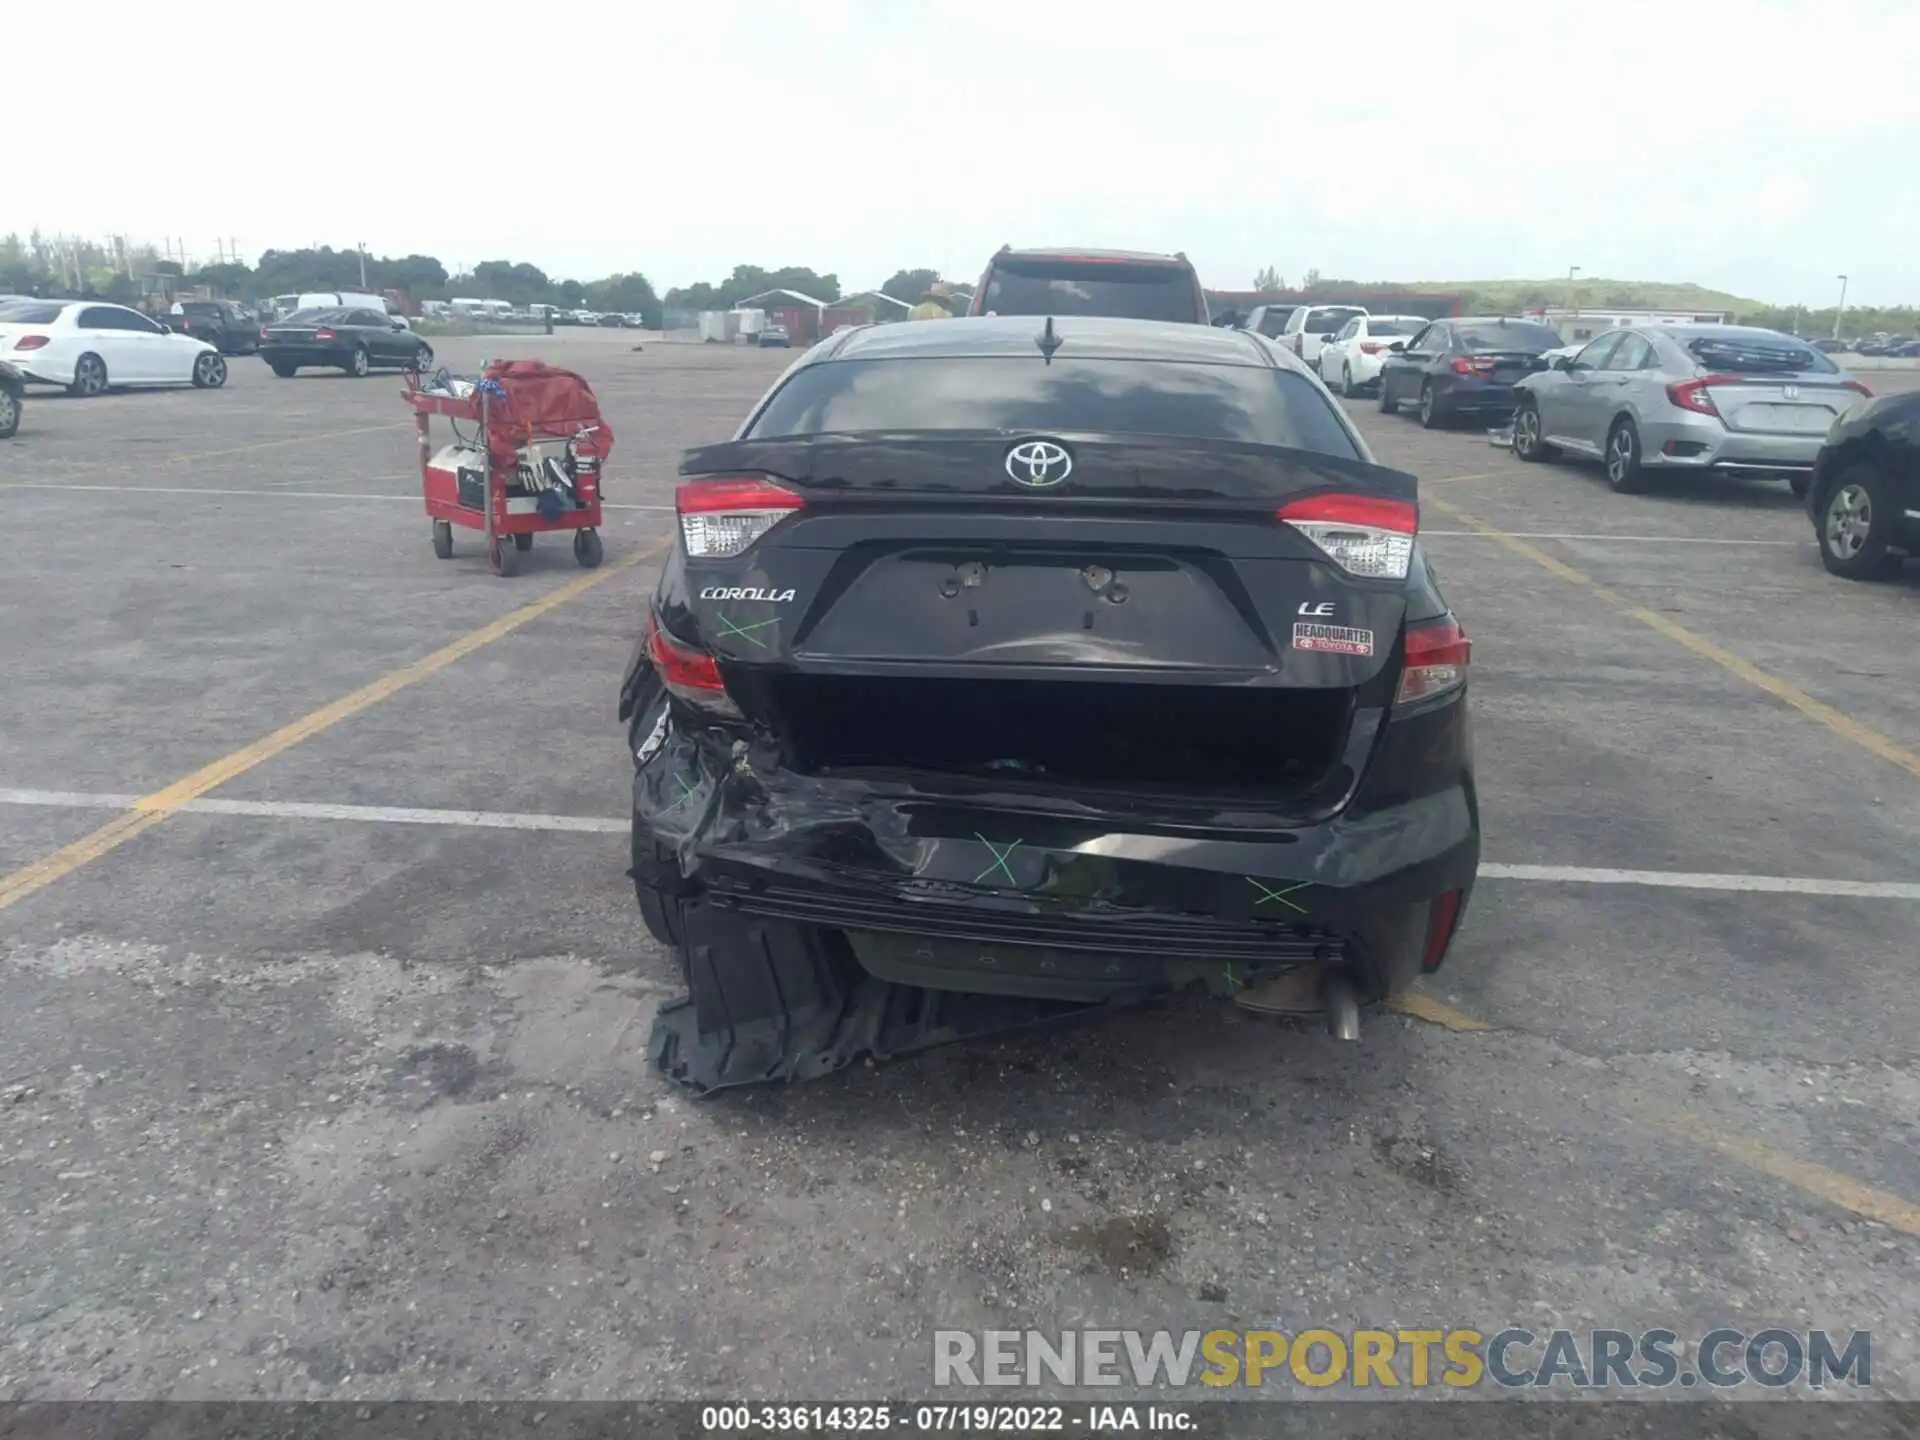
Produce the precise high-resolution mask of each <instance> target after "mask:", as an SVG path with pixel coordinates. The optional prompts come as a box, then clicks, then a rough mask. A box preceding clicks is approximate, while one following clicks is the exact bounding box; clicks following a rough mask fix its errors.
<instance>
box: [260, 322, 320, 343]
mask: <svg viewBox="0 0 1920 1440" xmlns="http://www.w3.org/2000/svg"><path fill="white" fill-rule="evenodd" d="M319 330H320V327H319V326H318V325H269V326H268V327H267V339H269V340H295V341H299V340H311V339H313V337H314V336H315V335H316V334H318V333H319Z"/></svg>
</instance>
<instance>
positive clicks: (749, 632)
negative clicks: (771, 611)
mask: <svg viewBox="0 0 1920 1440" xmlns="http://www.w3.org/2000/svg"><path fill="white" fill-rule="evenodd" d="M719 620H720V623H721V624H722V625H723V626H725V627H726V628H725V629H724V630H722V631H721V632H720V633H721V634H722V635H738V636H739V637H740V638H741V639H742V640H745V641H746V642H747V643H748V644H750V645H758V646H759V647H760V648H761V649H762V650H765V649H766V648H767V642H766V641H764V640H762V639H761V638H760V637H759V636H758V635H755V634H754V633H753V632H754V631H755V630H764V629H766V628H767V626H769V625H778V624H779V623H780V617H779V616H778V615H776V616H774V617H773V619H771V620H756V621H754V622H753V624H751V625H736V624H734V623H733V621H731V620H729V619H728V618H727V617H726V616H724V615H722V616H720V617H719Z"/></svg>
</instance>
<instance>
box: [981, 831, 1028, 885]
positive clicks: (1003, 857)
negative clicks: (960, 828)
mask: <svg viewBox="0 0 1920 1440" xmlns="http://www.w3.org/2000/svg"><path fill="white" fill-rule="evenodd" d="M973 838H974V839H976V840H978V841H979V842H980V843H981V844H982V845H984V846H986V847H987V849H989V850H991V851H992V852H993V864H991V865H989V866H987V868H986V869H984V870H982V871H981V872H980V873H979V874H978V875H976V876H974V877H973V883H974V884H976V885H978V884H979V883H980V882H981V881H982V880H985V879H986V878H987V877H988V876H989V875H991V874H993V872H994V871H996V870H998V871H999V872H1000V873H1001V874H1002V875H1005V876H1006V877H1007V883H1008V884H1009V885H1018V884H1019V883H1020V882H1019V881H1018V880H1016V879H1014V878H1013V870H1012V867H1010V866H1009V865H1008V864H1007V857H1008V856H1010V855H1012V854H1013V852H1014V851H1016V850H1018V849H1019V848H1020V842H1019V841H1018V840H1015V841H1013V842H1012V843H1011V844H1009V845H1008V846H1007V848H1006V849H1004V850H1002V849H1001V848H1000V847H999V846H998V845H996V844H994V843H993V841H991V840H989V839H987V837H986V836H984V835H982V834H981V833H980V832H979V831H977V830H976V831H975V832H974V835H973Z"/></svg>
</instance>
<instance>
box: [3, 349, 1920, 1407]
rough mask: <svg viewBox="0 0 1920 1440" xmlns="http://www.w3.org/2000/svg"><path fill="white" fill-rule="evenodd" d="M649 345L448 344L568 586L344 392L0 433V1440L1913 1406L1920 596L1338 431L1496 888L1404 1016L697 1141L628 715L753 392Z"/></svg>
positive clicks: (1743, 533)
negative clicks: (646, 655) (842, 1402)
mask: <svg viewBox="0 0 1920 1440" xmlns="http://www.w3.org/2000/svg"><path fill="white" fill-rule="evenodd" d="M632 344H633V337H632V336H631V335H626V334H620V333H618V332H612V333H606V334H601V333H581V334H564V333H563V334H561V335H556V336H553V337H524V338H522V337H515V338H511V339H493V340H465V341H459V340H445V341H436V346H437V348H439V350H440V358H441V360H442V361H443V362H444V363H450V364H452V365H454V366H455V367H456V368H460V367H466V368H473V367H475V366H476V365H477V362H478V361H479V360H480V359H481V358H482V357H483V356H485V355H489V354H529V355H540V356H542V357H544V358H547V359H550V360H553V361H555V362H556V363H560V364H567V365H571V366H574V367H575V368H578V369H580V370H581V371H582V372H583V373H584V374H586V375H587V376H588V377H589V378H590V379H591V380H592V382H593V383H594V385H595V387H596V389H597V390H598V392H599V394H600V396H601V399H602V404H603V406H604V407H605V410H606V413H607V415H608V417H609V419H610V421H611V423H612V425H613V426H614V428H615V431H616V434H617V443H616V448H615V451H614V455H613V459H612V462H611V466H610V471H609V473H610V476H611V479H610V481H609V484H608V487H607V489H608V498H609V501H610V503H611V504H612V505H615V506H618V507H620V508H617V509H612V510H611V511H610V517H609V523H608V526H607V529H606V531H605V536H604V538H605V541H606V551H607V561H606V564H605V566H604V567H603V568H602V569H601V570H599V571H596V572H592V573H591V574H587V573H585V572H581V571H580V570H578V569H577V568H576V567H575V565H574V563H573V561H572V558H571V556H570V555H569V553H568V551H567V548H566V546H565V544H564V543H561V542H542V543H541V544H540V545H538V546H537V547H536V549H535V550H534V552H533V554H532V555H531V556H530V557H528V558H529V559H530V560H531V561H532V562H533V563H532V564H530V565H528V566H527V567H526V568H524V569H523V571H522V573H521V574H520V575H519V576H518V577H517V578H514V579H511V580H500V579H496V578H494V577H493V576H491V575H490V574H488V573H487V570H486V565H485V561H484V557H483V556H482V555H481V552H480V549H479V546H478V544H477V543H476V542H475V541H474V540H473V539H472V538H471V536H470V533H469V532H461V534H460V535H459V536H458V537H457V544H458V549H457V553H456V556H455V558H454V559H453V560H452V561H450V562H440V561H436V560H435V559H434V558H433V555H432V553H431V551H430V549H429V547H428V525H427V521H426V519H425V517H424V515H423V514H422V513H421V508H420V504H419V499H418V481H417V470H416V469H415V468H414V467H415V465H416V451H415V449H414V446H413V438H412V434H411V416H410V413H409V412H408V411H407V410H406V409H405V407H404V405H403V404H402V402H401V400H400V397H399V393H398V391H399V382H398V381H397V380H395V379H392V378H375V379H372V380H363V381H352V380H348V379H345V378H335V377H331V376H323V375H317V374H316V375H312V376H305V375H303V376H302V377H300V378H298V379H296V380H293V381H281V380H276V379H275V378H273V377H272V376H271V375H270V374H269V373H268V372H267V371H266V368H265V366H264V365H261V364H258V363H257V362H255V361H250V360H236V361H235V362H233V378H232V380H231V382H230V383H229V385H228V387H227V389H225V390H224V391H221V392H216V393H199V392H192V391H186V392H173V393H155V394H121V395H111V396H107V397H104V398H102V399H99V400H94V401H85V402H81V401H72V400H67V399H65V398H63V397H47V396H43V395H40V394H36V395H34V396H33V397H31V399H30V401H29V405H28V409H27V412H26V419H25V424H24V425H23V428H22V431H21V434H20V437H19V438H18V440H16V441H15V442H13V443H12V444H11V445H6V444H0V521H4V524H5V527H6V529H7V531H8V533H9V534H11V536H12V537H13V538H12V541H11V542H10V545H9V555H8V561H7V564H6V565H5V567H4V568H3V569H0V613H4V614H5V615H6V616H8V617H9V618H10V621H11V623H9V624H7V625H5V626H3V627H0V676H4V677H5V684H4V691H3V692H0V1398H8V1397H11V1398H57V1397H81V1396H91V1397H95V1398H107V1397H136V1396H139V1397H162V1396H164V1397H175V1398H188V1397H209V1398H212V1397H219V1398H227V1397H234V1398H246V1397H255V1396H266V1397H283V1398H305V1397H326V1398H372V1397H395V1396H409V1397H428V1396H431V1397H443V1398H450V1397H497V1398H508V1397H525V1398H532V1397H554V1398H561V1397H573V1398H604V1397H639V1396H645V1397H656V1396H657V1397H676V1398H685V1397H709V1398H733V1397H741V1396H766V1397H784V1398H817V1399H832V1398H840V1399H849V1398H859V1397H874V1396H883V1395H890V1396H907V1397H910V1396H919V1395H923V1394H925V1393H926V1392H927V1390H928V1389H929V1386H930V1381H931V1340H930V1336H931V1333H932V1331H933V1330H934V1329H935V1328H960V1329H970V1330H975V1331H978V1330H981V1329H985V1328H990V1327H1017V1326H1037V1327H1039V1328H1042V1329H1046V1330H1058V1329H1062V1328H1073V1327H1079V1326H1083V1325H1112V1326H1120V1327H1138V1328H1146V1329H1156V1328H1167V1329H1172V1330H1184V1329H1189V1328H1198V1329H1210V1328H1214V1327H1216V1326H1230V1327H1237V1328H1247V1327H1253V1326H1273V1327H1275V1328H1280V1329H1284V1330H1297V1329H1299V1328H1302V1327H1304V1326H1307V1325H1316V1326H1328V1327H1332V1328H1336V1329H1339V1328H1344V1327H1350V1326H1354V1325H1363V1324H1384V1325H1386V1326H1388V1327H1390V1328H1391V1327H1393V1326H1396V1325H1397V1326H1399V1327H1401V1328H1406V1327H1411V1326H1421V1325H1427V1326H1431V1327H1433V1328H1450V1327H1455V1326H1462V1325H1469V1326H1473V1327H1475V1328H1479V1329H1482V1330H1485V1331H1488V1332H1491V1331H1492V1330H1495V1329H1499V1328H1501V1327H1503V1326H1505V1325H1507V1324H1516V1325H1520V1326H1524V1327H1527V1328H1532V1329H1534V1330H1537V1331H1542V1332H1544V1331H1545V1330H1547V1329H1550V1328H1552V1327H1553V1326H1554V1325H1556V1324H1564V1325H1568V1326H1572V1327H1577V1328H1581V1329H1584V1328H1586V1327H1588V1326H1592V1325H1602V1326H1610V1327H1617V1328H1621V1329H1627V1330H1634V1331H1637V1330H1641V1329H1645V1328H1648V1327H1651V1326H1665V1327H1668V1328H1671V1329H1674V1330H1676V1331H1679V1332H1681V1334H1682V1335H1689V1336H1694V1337H1697V1336H1699V1335H1700V1334H1702V1333H1704V1332H1705V1331H1707V1330H1709V1329H1712V1328H1714V1327H1715V1326H1719V1325H1732V1326H1735V1327H1739V1328H1742V1329H1745V1330H1747V1331H1753V1330H1757V1329H1760V1328H1764V1327H1765V1326H1768V1325H1774V1324H1781V1325H1788V1326H1792V1327H1796V1328H1803V1327H1806V1326H1816V1327H1817V1326H1824V1327H1826V1328H1828V1329H1831V1330H1837V1331H1842V1332H1845V1331H1850V1330H1854V1329H1870V1330H1872V1331H1873V1333H1874V1370H1873V1379H1874V1389H1875V1391H1876V1393H1878V1394H1881V1395H1897V1396H1901V1397H1906V1398H1912V1397H1915V1396H1920V1353H1917V1352H1916V1346H1917V1345H1920V1320H1916V1317H1920V1063H1917V1057H1920V1047H1917V1046H1916V1041H1915V1038H1914V1037H1915V1036H1916V1034H1920V993H1917V992H1916V989H1915V987H1914V985H1913V983H1912V977H1913V962H1914V955H1915V944H1914V937H1915V935H1916V933H1917V927H1916V920H1920V858H1917V857H1920V707H1916V706H1915V704H1914V703H1913V693H1914V691H1913V681H1912V677H1911V671H1910V665H1909V663H1907V662H1906V661H1903V660H1902V658H1901V657H1902V656H1903V655H1904V656H1906V657H1908V659H1909V660H1910V657H1911V655H1912V652H1913V637H1914V636H1915V635H1916V634H1920V567H1916V566H1909V569H1908V572H1907V574H1906V575H1905V577H1904V578H1903V579H1901V580H1899V581H1897V582H1894V583H1889V584H1885V585H1872V586H1861V585H1848V584H1845V583H1844V582H1841V581H1838V580H1835V579H1832V578H1831V577H1829V576H1827V575H1826V574H1825V573H1824V572H1823V571H1822V569H1821V567H1820V564H1819V560H1818V556H1817V554H1816V552H1815V550H1814V547H1813V545H1812V542H1811V534H1810V527H1809V526H1808V524H1807V522H1806V519H1805V517H1804V515H1803V514H1802V513H1801V511H1800V509H1799V508H1798V506H1797V505H1796V504H1795V503H1794V502H1793V501H1792V500H1791V499H1790V498H1789V496H1788V495H1787V492H1786V489H1785V487H1784V486H1782V485H1766V484H1759V483H1754V482H1734V481H1726V482H1717V483H1711V484H1702V485H1695V486H1692V487H1689V488H1687V489H1681V488H1678V487H1675V488H1669V489H1665V490H1659V491H1656V492H1654V493H1651V494H1648V495H1644V496H1637V497H1631V498H1629V497H1622V496H1616V495H1613V494H1611V493H1610V492H1609V491H1608V490H1607V489H1606V487H1605V485H1604V483H1603V481H1602V480H1601V478H1600V477H1599V475H1598V472H1597V471H1595V470H1587V469H1578V468H1572V467H1565V466H1556V467H1545V466H1526V465H1522V464H1520V463H1519V462H1518V461H1516V460H1514V459H1513V458H1512V457H1511V456H1510V455H1509V454H1508V453H1507V452H1505V451H1504V450H1500V449H1496V448H1494V447H1492V446H1490V445H1489V444H1488V443H1487V441H1486V438H1485V436H1484V434H1483V433H1481V432H1477V431H1454V432H1424V431H1422V430H1421V429H1419V427H1418V425H1417V424H1416V423H1415V422H1413V421H1411V420H1408V419H1387V418H1385V417H1381V416H1379V415H1378V414H1376V413H1375V412H1374V409H1373V406H1372V402H1371V401H1360V402H1355V403H1354V404H1353V410H1354V413H1355V415H1356V416H1357V418H1358V420H1359V422H1360V424H1361V426H1362V428H1363V429H1364V430H1365V431H1366V433H1367V434H1368V436H1369V438H1370V441H1371V443H1372V444H1373V445H1374V446H1375V448H1376V450H1377V453H1378V455H1379V457H1380V458H1381V459H1382V460H1384V461H1386V462H1387V463H1390V464H1393V465H1396V466H1399V467H1401V468H1405V469H1409V470H1412V471H1413V472H1415V473H1416V474H1418V475H1420V476H1421V477H1422V480H1423V508H1424V526H1425V528H1426V543H1427V545H1428V547H1429V549H1430V552H1431V553H1432V555H1433V556H1434V557H1435V560H1436V563H1437V565H1438V566H1439V568H1440V571H1441V576H1442V580H1443V584H1444V586H1445V588H1446V590H1447V592H1448V594H1449V597H1450V599H1451V600H1452V602H1453V605H1454V608H1455V610H1456V612H1457V613H1458V614H1459V615H1460V617H1461V618H1462V620H1463V622H1464V624H1465V625H1466V627H1467V629H1468V630H1469V632H1470V633H1471V635H1472V637H1473V639H1474V644H1475V652H1474V679H1473V705H1474V709H1475V725H1476V730H1477V748H1478V754H1479V772H1480V783H1481V787H1482V802H1483V805H1484V819H1485V828H1486V845H1485V859H1486V861H1487V862H1488V869H1487V871H1486V873H1485V875H1484V877H1483V879H1482V881H1481V884H1480V887H1479V890H1478V892H1477V894H1476V896H1475V899H1474V902H1473V906H1472V909H1471V912H1470V913H1469V915H1468V918H1467V922H1466V928H1465V932H1464V937H1463V939H1462V941H1461V942H1460V943H1459V944H1458V945H1457V946H1456V948H1455V951H1454V954H1453V956H1452V958H1451V959H1450V961H1449V963H1448V966H1447V968H1446V969H1445V970H1444V971H1443V972H1442V973H1441V975H1440V976H1438V977H1437V983H1435V984H1433V985H1431V986H1430V987H1429V988H1428V989H1427V990H1426V991H1425V992H1424V994H1423V995H1422V996H1421V997H1419V998H1418V999H1417V1000H1416V1001H1415V1002H1414V1003H1412V1004H1411V1005H1410V1006H1409V1013H1406V1014H1395V1015H1383V1016H1378V1017H1374V1018H1371V1019H1370V1020H1369V1022H1368V1024H1367V1026H1366V1030H1365V1034H1364V1036H1363V1040H1362V1043H1361V1044H1360V1045H1358V1046H1341V1045H1338V1044H1337V1043H1336V1042H1333V1041H1331V1040H1329V1039H1327V1038H1325V1037H1324V1036H1322V1035H1321V1034H1319V1033H1318V1032H1317V1030H1315V1029H1313V1028H1310V1027H1309V1028H1299V1027H1294V1026H1289V1025H1287V1024H1284V1023H1278V1022H1273V1021H1269V1020H1266V1019H1263V1018H1259V1017H1253V1016H1244V1015H1240V1014H1237V1013H1233V1012H1228V1011H1223V1010H1222V1009H1220V1008H1217V1007H1214V1006H1211V1005H1205V1004H1192V1005H1188V1004H1184V1003H1182V1004H1176V1005H1172V1006H1168V1007H1165V1008H1162V1009H1158V1010H1153V1011H1148V1012H1141V1013H1136V1014H1128V1015H1123V1016H1120V1017H1117V1018H1112V1019H1109V1020H1107V1021H1104V1022H1102V1023H1100V1024H1099V1025H1098V1026H1096V1027H1084V1028H1081V1029H1079V1030H1075V1031H1069V1032H1066V1033H1064V1034H1051V1035H1045V1036H1027V1037H1019V1038H1014V1039H1010V1040H1006V1041H1001V1042H995V1043H989V1044H976V1045H969V1046H965V1047H960V1048H955V1049H950V1050H947V1051H942V1052H937V1053H934V1054H931V1055H927V1056H924V1057H921V1058H917V1059H914V1060H911V1061H906V1062H901V1063H895V1064H892V1065H888V1066H884V1067H879V1068H871V1067H868V1068H861V1069H858V1070H856V1071H853V1072H851V1073H849V1074H846V1075H843V1076H840V1077H835V1078H832V1079H829V1080H826V1081H822V1082H817V1083H813V1084H809V1085H804V1086H796V1087H791V1088H787V1089H781V1090H766V1091H761V1092H758V1093H751V1094H734V1095H728V1096H722V1097H719V1098H717V1099H715V1100H710V1101H691V1100H689V1099H686V1098H684V1097H683V1096H681V1095H680V1094H678V1093H675V1092H673V1091H672V1090H670V1089H669V1088H668V1087H667V1085H666V1084H665V1082H664V1081H662V1080H660V1079H659V1078H658V1077H657V1076H656V1075H655V1074H653V1073H652V1072H651V1071H650V1070H649V1068H648V1066H647V1064H646V1061H645V1054H644V1045H645V1040H646V1036H647V1032H648V1028H649V1023H650V1018H651V1015H652V1012H653V1009H654V1007H655V1005H656V1004H657V1003H658V1002H659V1000H660V999H661V998H662V997H663V996H667V995H671V994H672V993H674V991H675V990H676V989H677V984H676V980H675V975H674V972H673V969H672V967H671V966H670V963H669V961H668V959H667V958H666V957H665V956H664V955H663V954H662V953H661V952H660V951H659V950H658V948H657V947H655V946H654V945H653V944H652V943H651V942H650V941H649V940H648V939H647V937H646V935H645V932H644V930H643V929H642V926H641V924H640V921H639V917H638V915H637V913H636V911H635V908H634V905H633V901H632V895H631V889H630V887H629V884H628V882H627V880H626V879H625V877H624V874H623V871H624V868H625V865H626V863H627V862H626V855H625V846H626V841H625V834H624V831H625V821H624V818H623V817H624V814H625V809H626V792H627V787H628V783H629V779H630V775H631V770H630V766H629V762H628V758H627V756H626V753H625V747H624V736H623V733H622V730H621V727H620V726H619V725H618V724H617V723H616V722H615V719H614V691H615V687H616V684H617V681H618V678H619V669H620V666H621V663H622V661H623V660H624V659H625V657H626V654H627V651H628V649H629V647H630V646H631V644H632V640H633V637H634V634H635V626H636V624H637V622H638V618H639V616H640V614H641V607H642V604H643V601H644V597H645V595H646V593H647V590H648V588H649V586H650V585H651V582H652V577H653V574H654V569H655V563H656V559H657V557H658V555H659V554H660V552H661V547H662V546H663V544H664V542H665V538H666V536H667V535H668V533H669V529H670V524H671V519H672V515H671V499H672V473H673V465H674V461H675V458H676V456H677V453H678V452H679V450H680V449H681V448H682V447H683V446H685V445H687V444H690V443H696V442H699V441H703V440H708V439H714V438H719V437H721V436H723V435H724V434H725V433H726V432H727V431H728V430H729V429H730V428H731V426H732V425H733V424H734V423H735V422H736V420H737V419H738V417H739V415H740V414H741V413H742V412H743V410H744V409H745V407H746V405H747V404H748V403H749V401H750V400H751V399H752V398H753V397H754V396H755V395H756V394H757V393H758V392H759V391H760V390H761V389H762V388H763V387H764V385H765V384H766V383H767V382H768V381H769V380H770V379H771V378H772V376H773V375H774V374H775V373H776V372H777V371H778V370H779V369H780V368H781V367H782V366H783V365H785V364H786V363H787V361H788V360H789V359H790V358H791V355H790V354H789V353H787V352H779V351H774V352H766V353H756V352H751V351H738V350H725V349H715V348H711V347H701V346H697V345H674V344H666V343H647V344H646V346H645V348H644V350H643V351H641V352H639V353H635V352H634V351H633V350H632V349H631V348H630V347H631V346H632ZM1869 378H1870V379H1871V381H1872V383H1873V384H1874V385H1875V386H1876V388H1882V387H1884V386H1886V385H1888V384H1892V383H1906V382H1907V381H1908V380H1909V379H1910V378H1911V377H1909V376H1900V377H1898V378H1896V377H1895V376H1893V375H1890V374H1889V375H1882V374H1875V375H1873V376H1871V377H1869Z"/></svg>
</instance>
